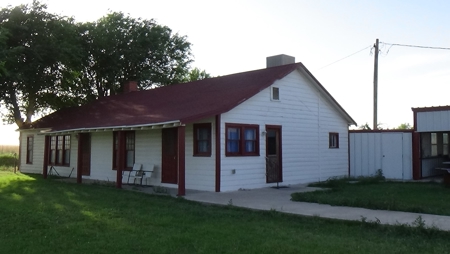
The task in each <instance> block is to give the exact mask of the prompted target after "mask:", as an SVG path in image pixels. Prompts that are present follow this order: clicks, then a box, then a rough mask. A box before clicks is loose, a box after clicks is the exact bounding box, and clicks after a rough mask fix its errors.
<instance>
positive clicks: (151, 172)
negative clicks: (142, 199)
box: [144, 165, 156, 185]
mask: <svg viewBox="0 0 450 254" xmlns="http://www.w3.org/2000/svg"><path fill="white" fill-rule="evenodd" d="M155 167H156V165H153V168H152V170H148V171H144V179H145V185H148V182H147V181H148V180H150V178H152V174H153V171H155Z"/></svg>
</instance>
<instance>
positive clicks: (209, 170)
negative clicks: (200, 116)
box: [185, 118, 216, 191]
mask: <svg viewBox="0 0 450 254" xmlns="http://www.w3.org/2000/svg"><path fill="white" fill-rule="evenodd" d="M214 122H215V121H214V118H208V119H204V120H202V121H198V122H196V123H211V156H209V157H203V156H202V157H195V156H194V155H193V154H194V132H193V131H194V125H193V124H188V125H186V135H185V140H186V142H185V144H186V147H185V152H186V157H185V158H186V161H185V163H186V165H185V167H186V189H192V190H204V191H214V190H215V176H216V169H215V168H216V164H215V162H216V160H215V154H216V153H215V147H216V142H215V138H214V137H215V124H214Z"/></svg>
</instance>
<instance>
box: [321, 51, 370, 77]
mask: <svg viewBox="0 0 450 254" xmlns="http://www.w3.org/2000/svg"><path fill="white" fill-rule="evenodd" d="M371 47H373V45H369V46H367V47H365V48H363V49H361V50H358V51H356V52H355V53H352V54H350V55H348V56H346V57H344V58H341V59H339V60H337V61H334V62H332V63H330V64H327V65H325V66H323V67H321V68H320V69H317V70H316V71H319V70H322V69H324V68H326V67H328V66H330V65H333V64H335V63H337V62H340V61H342V60H344V59H347V58H349V57H351V56H353V55H356V54H358V53H359V52H361V51H364V50H366V49H368V48H371Z"/></svg>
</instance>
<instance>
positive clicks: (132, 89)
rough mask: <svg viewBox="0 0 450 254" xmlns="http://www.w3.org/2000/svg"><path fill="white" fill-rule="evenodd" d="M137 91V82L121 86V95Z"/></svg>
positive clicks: (128, 82)
mask: <svg viewBox="0 0 450 254" xmlns="http://www.w3.org/2000/svg"><path fill="white" fill-rule="evenodd" d="M136 91H138V86H137V81H127V82H125V84H123V93H124V94H125V93H129V92H136Z"/></svg>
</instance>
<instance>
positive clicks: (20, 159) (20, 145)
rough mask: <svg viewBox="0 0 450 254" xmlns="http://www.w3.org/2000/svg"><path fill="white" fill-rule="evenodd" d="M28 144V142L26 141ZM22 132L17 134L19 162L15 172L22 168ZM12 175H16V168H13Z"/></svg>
mask: <svg viewBox="0 0 450 254" xmlns="http://www.w3.org/2000/svg"><path fill="white" fill-rule="evenodd" d="M27 143H28V140H27ZM21 154H22V132H19V162H18V163H17V170H19V172H20V169H21V168H22V156H21ZM14 173H16V168H14Z"/></svg>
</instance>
